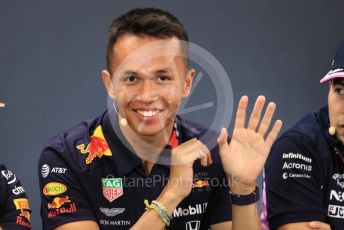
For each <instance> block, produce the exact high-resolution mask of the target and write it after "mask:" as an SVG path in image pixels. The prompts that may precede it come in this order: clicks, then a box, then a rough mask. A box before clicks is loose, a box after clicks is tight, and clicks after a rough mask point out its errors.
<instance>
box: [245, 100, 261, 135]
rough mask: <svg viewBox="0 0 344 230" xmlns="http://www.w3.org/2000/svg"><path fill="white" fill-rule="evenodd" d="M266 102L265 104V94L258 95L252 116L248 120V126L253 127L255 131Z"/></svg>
mask: <svg viewBox="0 0 344 230" xmlns="http://www.w3.org/2000/svg"><path fill="white" fill-rule="evenodd" d="M264 104H265V97H264V96H259V97H257V100H256V102H255V104H254V107H253V110H252V113H251V116H250V120H249V122H248V126H247V127H248V128H249V129H253V130H254V131H256V129H257V127H258V124H259V121H260V116H261V113H262V110H263V107H264Z"/></svg>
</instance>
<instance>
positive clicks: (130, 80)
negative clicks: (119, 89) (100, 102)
mask: <svg viewBox="0 0 344 230" xmlns="http://www.w3.org/2000/svg"><path fill="white" fill-rule="evenodd" d="M124 81H126V82H129V83H133V82H135V81H137V77H135V76H134V75H131V76H127V77H125V78H124Z"/></svg>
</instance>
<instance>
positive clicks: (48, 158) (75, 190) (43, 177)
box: [38, 147, 95, 229]
mask: <svg viewBox="0 0 344 230" xmlns="http://www.w3.org/2000/svg"><path fill="white" fill-rule="evenodd" d="M57 149H58V148H56V149H55V148H51V147H49V148H48V147H47V148H45V149H44V150H43V153H42V155H41V157H40V160H39V165H38V171H39V185H40V191H41V216H42V222H43V228H44V229H54V228H56V227H57V226H60V225H62V224H65V223H69V222H76V221H82V220H95V215H94V213H93V211H92V208H91V205H90V202H89V201H88V199H87V198H86V196H85V195H84V194H85V192H84V189H83V188H82V185H81V183H80V181H79V179H78V177H77V176H76V172H75V170H73V167H72V166H71V164H70V163H71V161H72V160H71V159H69V157H70V154H71V153H69V152H68V151H63V152H58V151H57ZM61 149H63V148H61ZM60 151H61V150H60ZM62 156H63V157H62Z"/></svg>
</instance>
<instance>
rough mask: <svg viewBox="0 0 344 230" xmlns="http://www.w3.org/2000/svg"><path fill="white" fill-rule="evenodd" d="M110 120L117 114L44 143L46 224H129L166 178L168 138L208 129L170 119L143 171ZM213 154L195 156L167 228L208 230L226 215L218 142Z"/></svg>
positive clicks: (108, 226)
mask: <svg viewBox="0 0 344 230" xmlns="http://www.w3.org/2000/svg"><path fill="white" fill-rule="evenodd" d="M110 117H111V119H110ZM113 121H117V117H116V115H115V114H114V113H113V110H108V111H106V112H105V113H103V114H102V115H100V116H99V117H97V118H96V119H94V120H90V121H85V122H82V123H81V124H79V125H78V126H76V127H74V128H72V129H70V130H68V131H65V132H63V133H61V134H59V135H57V136H56V137H54V138H53V139H51V140H50V141H48V143H47V144H46V146H45V148H44V150H43V153H42V155H41V157H40V160H39V166H38V169H39V178H40V190H41V192H42V193H41V198H42V204H41V216H42V221H43V226H44V229H54V228H55V227H57V226H59V225H62V224H65V223H68V222H75V221H81V220H94V221H96V222H97V223H98V225H99V227H100V228H101V229H129V228H130V227H131V226H133V225H134V224H135V223H136V221H137V220H138V219H139V218H140V217H141V215H142V214H143V213H144V212H145V205H144V200H145V199H148V201H149V202H151V201H152V200H154V199H156V198H157V197H158V196H159V194H160V193H161V192H162V190H163V188H164V186H165V185H166V184H167V182H168V177H169V169H170V167H169V165H168V164H166V162H168V158H169V155H170V151H171V146H170V145H172V147H173V145H176V144H178V143H183V142H186V141H187V140H190V139H192V138H199V137H201V135H202V134H203V133H204V132H205V131H206V130H205V129H204V128H202V127H201V126H199V125H196V124H194V123H190V122H186V121H184V120H181V119H180V118H176V120H175V128H174V131H173V134H172V136H171V138H170V145H167V146H166V148H165V149H164V151H163V152H162V153H161V157H160V159H159V160H158V162H157V163H156V164H155V165H154V166H153V168H152V170H151V173H150V175H146V174H145V171H144V168H143V166H142V160H141V159H140V158H139V157H138V156H137V155H136V154H134V153H133V151H132V150H131V149H130V147H128V146H129V145H127V143H125V142H126V140H125V138H124V137H123V135H122V134H121V131H120V129H119V127H118V122H113ZM186 127H187V128H186ZM190 127H191V128H190ZM195 130H196V131H197V132H196V133H198V134H195ZM211 154H212V158H213V164H212V165H211V166H208V167H203V166H202V165H201V164H200V161H199V160H197V161H195V163H194V183H193V188H192V192H191V193H190V195H189V196H188V197H186V198H185V199H184V200H183V201H182V202H181V203H180V204H179V205H178V206H177V208H176V209H175V210H174V211H173V218H172V220H171V225H170V227H169V228H168V229H208V228H209V226H210V225H212V224H216V223H220V222H225V221H231V215H232V214H231V204H230V200H229V188H228V184H227V179H226V176H225V173H224V170H223V167H222V164H221V160H220V156H219V153H218V148H217V147H215V148H214V149H213V150H212V151H211ZM162 158H163V159H162ZM166 159H167V160H166ZM164 163H165V164H164Z"/></svg>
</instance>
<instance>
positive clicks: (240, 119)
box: [234, 96, 248, 129]
mask: <svg viewBox="0 0 344 230" xmlns="http://www.w3.org/2000/svg"><path fill="white" fill-rule="evenodd" d="M247 104H248V97H247V96H242V97H241V98H240V101H239V105H238V110H237V113H236V118H235V125H234V128H235V129H240V128H244V126H245V119H246V108H247Z"/></svg>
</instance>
